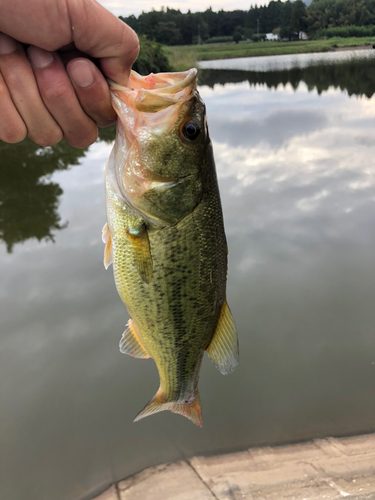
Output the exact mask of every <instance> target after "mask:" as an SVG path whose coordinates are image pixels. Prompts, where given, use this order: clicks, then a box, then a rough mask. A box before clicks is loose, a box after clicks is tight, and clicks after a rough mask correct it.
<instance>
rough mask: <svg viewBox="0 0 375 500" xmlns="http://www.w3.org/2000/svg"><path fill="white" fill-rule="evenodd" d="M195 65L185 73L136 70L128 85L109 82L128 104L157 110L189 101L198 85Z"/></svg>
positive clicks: (137, 107) (112, 89) (137, 108)
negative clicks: (149, 72)
mask: <svg viewBox="0 0 375 500" xmlns="http://www.w3.org/2000/svg"><path fill="white" fill-rule="evenodd" d="M196 81H197V70H196V69H195V68H193V69H189V70H188V71H183V72H181V73H158V74H157V75H154V74H153V73H151V74H150V75H148V76H141V75H139V74H138V73H136V72H135V71H132V72H131V74H130V77H129V84H128V87H122V86H121V85H118V84H117V83H114V82H112V81H109V87H110V89H111V91H112V92H113V93H114V95H115V96H116V94H117V93H118V97H119V98H120V99H124V98H125V99H126V102H127V105H128V106H131V107H133V108H134V109H136V110H137V111H141V112H144V113H156V112H158V111H161V110H163V109H165V108H168V107H169V106H173V105H174V104H177V103H180V104H181V103H182V102H184V101H186V100H188V99H189V98H190V96H191V94H192V92H193V90H194V89H195V88H196Z"/></svg>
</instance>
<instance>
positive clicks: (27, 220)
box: [0, 139, 87, 252]
mask: <svg viewBox="0 0 375 500" xmlns="http://www.w3.org/2000/svg"><path fill="white" fill-rule="evenodd" d="M86 151H87V149H75V148H73V147H72V146H70V145H69V144H68V143H67V142H66V141H65V140H62V141H61V142H59V143H58V144H56V145H54V146H51V147H49V148H42V147H40V146H38V145H37V144H35V143H34V142H32V141H31V140H30V139H25V140H24V141H22V142H21V143H19V144H7V143H5V142H1V141H0V155H1V169H0V240H3V241H4V242H5V245H6V248H7V251H8V252H11V251H12V250H13V247H14V245H16V244H17V243H21V242H23V241H25V240H27V239H30V238H36V239H37V240H38V241H42V240H52V241H53V239H54V233H55V232H56V231H59V230H61V229H64V228H65V227H66V223H63V224H62V223H61V217H60V215H59V213H58V211H57V208H58V205H59V201H60V197H61V195H62V193H63V191H62V189H61V187H60V186H59V184H57V183H56V182H52V181H51V180H50V177H51V175H52V174H53V173H54V172H56V171H58V170H67V169H68V168H70V166H72V165H79V163H80V160H81V158H83V157H84V156H85V154H86Z"/></svg>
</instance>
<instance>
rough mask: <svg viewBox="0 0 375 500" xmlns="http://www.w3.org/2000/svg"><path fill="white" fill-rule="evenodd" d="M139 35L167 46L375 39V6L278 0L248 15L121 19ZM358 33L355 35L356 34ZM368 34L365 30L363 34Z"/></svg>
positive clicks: (356, 0) (367, 1)
mask: <svg viewBox="0 0 375 500" xmlns="http://www.w3.org/2000/svg"><path fill="white" fill-rule="evenodd" d="M120 19H122V20H123V21H125V22H126V23H127V24H129V25H130V26H131V27H132V28H133V29H134V30H135V31H136V32H137V33H138V34H139V35H145V36H147V38H148V39H149V40H154V41H155V42H158V43H161V44H164V45H192V44H193V45H194V44H200V43H202V42H203V43H206V42H207V43H214V42H219V41H221V42H224V41H225V40H229V39H231V40H233V37H235V39H236V41H240V39H241V40H249V39H252V38H253V37H254V34H256V35H258V36H259V34H260V35H262V34H263V35H264V33H271V32H277V33H278V34H280V37H281V38H282V39H286V40H295V39H298V33H299V32H300V31H305V32H307V33H308V34H309V36H310V38H311V37H314V36H320V35H322V36H344V37H348V36H361V37H363V36H373V34H374V33H373V31H372V30H373V26H374V24H375V0H312V2H311V4H310V5H309V6H308V7H307V6H306V3H305V2H304V1H303V0H294V1H290V0H287V1H285V2H283V1H281V0H276V1H275V0H273V1H271V2H270V3H269V4H268V5H265V6H261V7H258V6H256V5H255V6H254V7H253V6H251V7H250V9H249V10H248V11H241V10H234V11H231V12H226V11H223V10H220V11H219V12H214V11H213V10H212V9H211V8H209V9H207V10H206V11H204V12H195V13H192V12H190V11H189V12H187V13H186V14H183V13H182V12H180V11H179V10H175V9H169V8H167V9H164V8H162V10H160V11H155V10H152V11H151V12H142V14H140V16H138V18H137V17H135V16H129V17H125V18H124V17H120ZM354 27H355V28H356V30H354V31H353V29H351V28H354ZM361 27H363V28H366V29H364V30H360V28H361ZM336 28H346V29H348V31H347V32H345V31H342V32H340V33H343V34H338V35H327V34H322V31H321V30H331V29H336Z"/></svg>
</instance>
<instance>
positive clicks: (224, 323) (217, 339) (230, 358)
mask: <svg viewBox="0 0 375 500" xmlns="http://www.w3.org/2000/svg"><path fill="white" fill-rule="evenodd" d="M206 351H207V354H208V355H209V357H210V359H211V361H212V362H213V363H214V365H215V366H216V368H218V369H219V370H220V372H221V373H222V374H223V375H229V374H230V373H232V372H233V371H234V369H235V368H236V366H237V364H238V355H239V353H238V338H237V332H236V327H235V324H234V321H233V317H232V313H231V312H230V309H229V306H228V304H227V302H226V301H225V302H224V304H223V305H222V308H221V312H220V317H219V321H218V323H217V327H216V330H215V333H214V336H213V338H212V340H211V343H210V345H209V346H208V347H207V349H206Z"/></svg>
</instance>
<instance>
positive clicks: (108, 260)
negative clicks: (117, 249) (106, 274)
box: [102, 223, 113, 269]
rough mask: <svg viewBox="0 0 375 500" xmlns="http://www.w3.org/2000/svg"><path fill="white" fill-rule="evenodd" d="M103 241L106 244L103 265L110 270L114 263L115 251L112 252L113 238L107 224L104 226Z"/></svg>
mask: <svg viewBox="0 0 375 500" xmlns="http://www.w3.org/2000/svg"><path fill="white" fill-rule="evenodd" d="M102 241H103V243H105V247H104V260H103V263H104V267H105V268H106V269H108V268H109V266H110V265H111V264H112V262H113V250H112V238H111V234H110V232H109V229H108V224H107V223H105V224H104V226H103V230H102Z"/></svg>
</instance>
